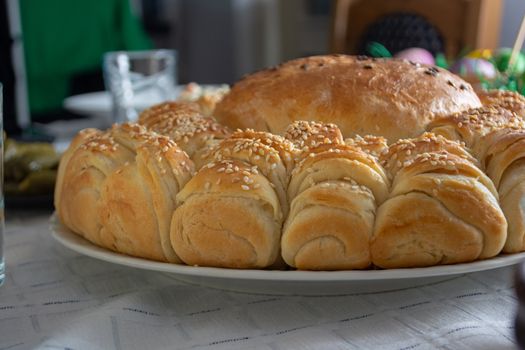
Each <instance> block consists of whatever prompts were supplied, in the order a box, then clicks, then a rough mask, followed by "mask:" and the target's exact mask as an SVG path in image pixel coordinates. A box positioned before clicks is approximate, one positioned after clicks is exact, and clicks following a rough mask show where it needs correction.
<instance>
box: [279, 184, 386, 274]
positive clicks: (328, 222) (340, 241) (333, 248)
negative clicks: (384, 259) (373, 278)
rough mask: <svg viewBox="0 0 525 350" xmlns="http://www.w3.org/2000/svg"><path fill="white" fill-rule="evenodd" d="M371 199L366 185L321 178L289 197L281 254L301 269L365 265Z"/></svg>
mask: <svg viewBox="0 0 525 350" xmlns="http://www.w3.org/2000/svg"><path fill="white" fill-rule="evenodd" d="M375 208H376V204H375V200H374V196H373V194H372V192H371V191H370V190H369V189H368V188H367V187H365V186H359V185H358V184H357V183H356V182H351V181H348V180H342V181H323V182H321V183H318V184H316V185H313V186H311V187H309V188H308V189H306V190H304V191H303V192H301V193H300V194H299V195H298V196H297V197H295V198H294V200H293V201H292V205H291V210H290V214H289V216H288V219H287V221H286V224H285V226H284V228H283V237H282V241H281V244H282V249H283V258H284V260H285V261H286V262H287V263H288V264H289V265H290V266H293V267H295V268H298V269H302V270H345V269H363V268H367V267H368V266H370V263H371V258H370V243H369V242H370V236H371V234H372V228H373V224H374V214H375Z"/></svg>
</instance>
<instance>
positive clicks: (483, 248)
mask: <svg viewBox="0 0 525 350" xmlns="http://www.w3.org/2000/svg"><path fill="white" fill-rule="evenodd" d="M381 159H382V161H383V162H384V165H385V167H386V169H387V170H388V171H389V172H390V173H391V174H392V177H393V182H392V187H391V192H390V195H389V198H388V200H386V201H385V202H384V203H383V204H381V206H380V207H379V208H378V211H377V216H376V222H375V227H374V233H373V236H372V239H371V248H370V249H371V254H372V262H373V263H374V265H376V266H379V267H382V268H402V267H420V266H432V265H438V264H454V263H461V262H469V261H474V260H476V259H485V258H490V257H493V256H495V255H497V254H498V253H499V252H500V251H501V249H502V247H503V245H504V243H505V240H506V236H507V222H506V220H505V217H504V215H503V212H502V211H501V208H500V206H499V204H498V197H497V192H496V189H495V188H494V185H493V184H492V182H491V181H490V179H489V178H488V177H487V176H486V175H485V174H484V173H483V172H482V171H481V170H480V169H479V168H478V167H476V166H475V165H474V164H473V163H472V161H471V156H470V155H469V154H468V152H467V151H465V150H464V149H463V148H462V147H461V146H460V144H459V143H457V142H452V141H448V140H446V139H445V138H443V137H440V136H435V135H433V134H428V133H426V134H424V135H422V136H421V137H419V138H416V139H411V140H400V141H398V142H396V143H394V144H393V145H391V146H390V148H389V151H388V152H387V153H386V154H384V155H382V156H381Z"/></svg>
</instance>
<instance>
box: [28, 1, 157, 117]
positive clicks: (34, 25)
mask: <svg viewBox="0 0 525 350" xmlns="http://www.w3.org/2000/svg"><path fill="white" fill-rule="evenodd" d="M20 16H21V21H22V32H23V42H24V49H25V60H26V69H27V83H28V90H29V91H28V92H29V104H30V109H31V112H32V113H34V112H36V113H39V112H46V111H50V110H56V109H59V108H60V107H61V105H62V101H63V100H64V98H65V97H67V94H68V91H69V80H70V78H71V76H72V75H74V74H76V73H81V72H85V71H93V70H96V69H99V68H100V67H101V64H102V55H103V54H104V53H105V52H107V51H114V50H144V49H149V48H151V47H152V44H151V41H150V40H149V38H148V37H147V36H146V34H145V33H144V31H143V30H142V27H141V23H140V21H139V20H138V18H137V17H136V16H135V15H134V14H133V13H132V11H131V9H130V5H129V0H20Z"/></svg>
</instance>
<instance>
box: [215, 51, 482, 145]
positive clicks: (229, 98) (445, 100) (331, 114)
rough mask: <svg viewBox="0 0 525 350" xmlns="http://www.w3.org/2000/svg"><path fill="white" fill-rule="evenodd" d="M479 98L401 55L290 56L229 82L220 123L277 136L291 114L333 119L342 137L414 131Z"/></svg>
mask: <svg viewBox="0 0 525 350" xmlns="http://www.w3.org/2000/svg"><path fill="white" fill-rule="evenodd" d="M480 106H481V103H480V101H479V99H478V97H477V95H476V94H475V93H474V91H473V89H472V87H471V86H470V85H469V84H468V83H466V82H465V81H463V80H462V79H460V78H459V77H457V76H455V75H453V74H451V73H449V72H448V71H446V70H443V69H440V68H435V67H429V66H424V65H419V64H412V63H410V62H408V61H401V60H392V59H369V58H365V59H361V58H359V57H354V56H344V55H332V56H316V57H307V58H301V59H296V60H293V61H289V62H287V63H284V64H282V65H280V66H278V67H276V68H271V69H267V70H264V71H261V72H258V73H255V74H252V75H250V76H248V77H246V78H244V79H243V80H241V81H239V82H238V83H236V84H235V85H234V86H233V88H232V89H231V91H230V92H229V93H228V94H227V95H226V96H225V97H224V99H223V100H222V101H221V102H220V103H219V104H218V105H217V106H216V109H215V116H216V118H217V120H219V122H221V123H223V124H225V125H228V126H230V127H232V128H253V129H256V130H263V131H271V132H273V133H277V134H281V133H283V132H284V131H285V129H286V127H287V126H288V124H290V123H291V122H293V121H295V120H315V121H319V122H332V123H335V124H337V125H338V126H339V127H340V128H341V131H342V132H343V135H344V136H345V137H352V136H354V135H367V134H371V135H381V136H384V137H386V138H387V139H388V140H389V141H395V140H397V139H400V138H405V137H413V136H417V135H418V134H420V133H421V132H422V131H423V130H424V129H425V126H426V125H427V124H428V123H429V122H431V121H432V120H433V119H434V118H435V117H437V116H443V115H448V114H451V113H454V112H459V111H462V110H465V109H468V108H473V107H480Z"/></svg>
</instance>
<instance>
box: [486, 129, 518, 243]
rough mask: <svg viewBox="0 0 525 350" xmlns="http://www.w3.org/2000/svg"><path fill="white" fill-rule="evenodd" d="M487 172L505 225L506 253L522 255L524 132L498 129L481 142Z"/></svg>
mask: <svg viewBox="0 0 525 350" xmlns="http://www.w3.org/2000/svg"><path fill="white" fill-rule="evenodd" d="M482 142H483V143H484V144H485V145H486V146H485V149H486V150H485V152H484V154H483V155H482V159H483V162H484V163H485V165H486V172H487V174H488V175H489V176H490V178H491V179H492V180H493V181H494V184H495V185H496V187H497V189H498V192H499V198H500V205H501V208H502V209H503V212H504V213H505V216H506V218H507V221H508V225H509V226H508V237H507V241H506V242H505V246H504V247H503V252H505V253H517V252H521V251H525V211H524V208H523V199H524V198H525V130H524V129H512V128H507V129H499V130H495V131H493V132H491V133H489V134H487V135H486V136H485V137H483V138H482Z"/></svg>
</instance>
